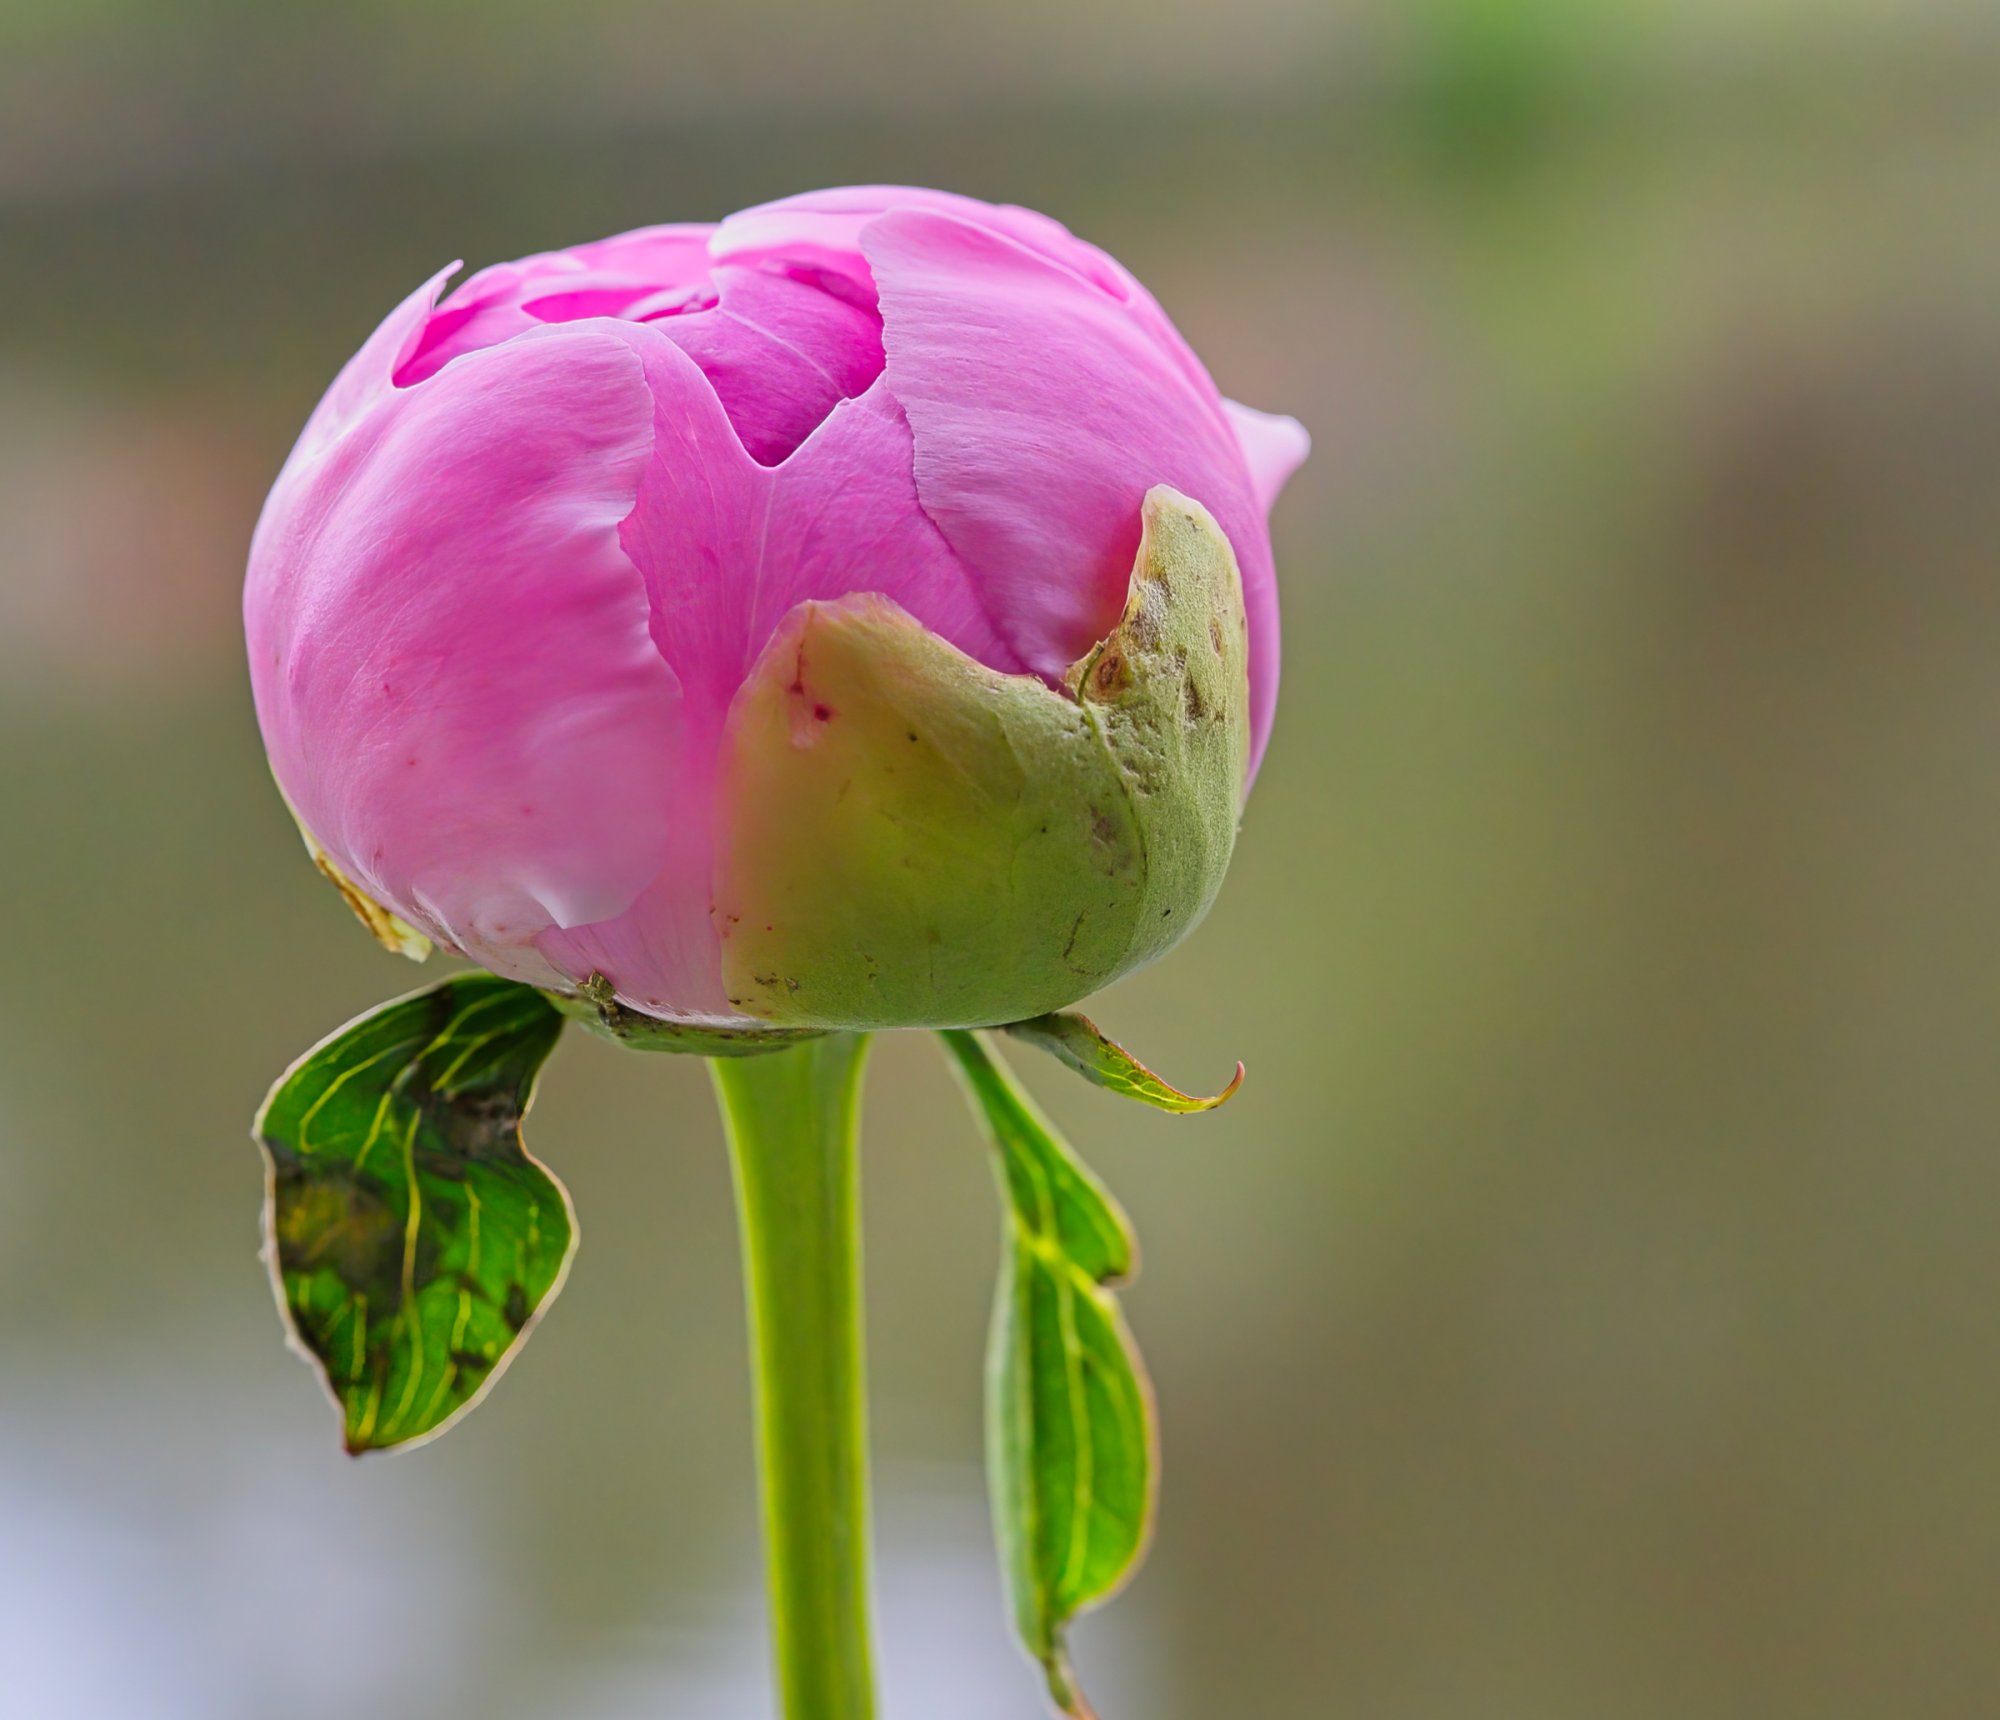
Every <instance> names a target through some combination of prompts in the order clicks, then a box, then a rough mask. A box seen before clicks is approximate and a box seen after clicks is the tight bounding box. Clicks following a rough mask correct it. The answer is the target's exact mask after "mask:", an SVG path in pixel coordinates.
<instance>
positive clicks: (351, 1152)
mask: <svg viewBox="0 0 2000 1720" xmlns="http://www.w3.org/2000/svg"><path fill="white" fill-rule="evenodd" d="M562 1027H563V1018H562V1016H561V1015H559V1014H558V1013H557V1012H556V1010H555V1008H554V1007H553V1006H552V1005H551V1004H550V1003H549V1001H548V1000H547V999H546V998H544V997H543V996H542V995H541V993H540V992H538V991H535V990H534V989H533V988H532V987H529V986H524V985H516V984H514V983H513V982H512V981H511V980H503V979H496V978H495V977H493V976H492V975H491V974H482V973H475V974H461V975H458V976H457V977H455V978H452V979H448V980H446V981H445V982H444V983H443V984H442V985H436V986H432V987H430V988H429V989H428V990H425V991H420V992H417V993H416V994H414V995H413V996H410V997H406V998H402V999H400V1000H399V1001H397V1002H395V1003H389V1004H384V1005H383V1006H382V1007H381V1008H380V1009H376V1010H373V1011H371V1012H370V1013H369V1014H367V1015H364V1016H361V1017H360V1018H359V1019H358V1020H355V1021H351V1022H349V1023H348V1024H347V1026H345V1027H343V1028H342V1029H341V1030H340V1031H339V1032H338V1033H336V1034H334V1035H333V1036H332V1037H331V1038H330V1039H327V1040H324V1041H322V1042H321V1043H320V1044H319V1045H317V1046H315V1047H314V1048H313V1049H312V1050H311V1051H308V1052H307V1053H306V1054H305V1056H304V1057H302V1058H301V1059H300V1060H299V1061H298V1062H297V1063H295V1064H294V1065H293V1066H292V1067H291V1069H290V1070H288V1071H287V1072H286V1073H285V1075H284V1077H283V1078H282V1079H281V1080H280V1081H279V1082H278V1084H277V1086H276V1087H274V1088H273V1089H272V1090H271V1096H270V1097H269V1098H268V1099H266V1100H265V1101H264V1108H263V1109H262V1110H261V1111H260V1112H259V1113H258V1114H257V1121H256V1123H255V1124H254V1125H253V1127H254V1131H255V1133H256V1136H257V1139H258V1141H259V1143H260V1144H261V1145H262V1146H263V1148H264V1153H265V1158H266V1161H267V1165H268V1170H269V1179H268V1199H267V1201H266V1205H265V1220H264V1222H265V1236H266V1248H267V1254H268V1258H269V1260H270V1264H271V1269H272V1273H273V1275H274V1278H275V1280H276V1284H277V1290H278V1301H279V1306H280V1308H281V1310H282V1312H283V1314H284V1317H285V1322H286V1325H287V1326H288V1327H289V1329H290V1332H291V1335H292V1338H293V1341H294V1342H295V1344H296V1345H297V1346H298V1347H299V1348H300V1349H302V1350H303V1351H305V1353H306V1354H307V1355H308V1356H309V1357H310V1358H311V1359H312V1360H313V1361H314V1363H316V1364H317V1366H318V1368H319V1370H320V1373H321V1375H322V1376H323V1377H324V1379H325V1381H326V1384H327V1386H328V1388H329V1389H330V1390H331V1392H332V1393H333V1397H334V1400H335V1402H336V1403H337V1404H338V1405H339V1407H340V1412H341V1417H342V1421H343V1431H344V1437H345V1443H346V1446H347V1449H348V1451H349V1452H353V1453H359V1452H363V1451H375V1450H381V1449H384V1448H387V1447H390V1446H399V1445H408V1444H410V1443H411V1442H412V1441H415V1440H420V1439H424V1438H427V1437H429V1436H430V1435H432V1434H434V1433H437V1432H438V1431H440V1430H441V1429H442V1428H443V1427H444V1426H445V1425H446V1424H447V1423H448V1422H450V1421H451V1420H453V1419H454V1418H455V1417H456V1416H458V1415H460V1414H462V1413H463V1412H464V1411H465V1410H467V1409H469V1408H470V1407H471V1406H472V1404H473V1403H474V1402H475V1401H476V1400H477V1399H478V1398H479V1397H480V1396H481V1394H482V1393H484V1392H485V1390H486V1388H487V1387H488V1386H490V1385H491V1384H492V1383H493V1381H494V1379H495V1378H496V1377H497V1376H498V1375H499V1373H500V1371H501V1369H502V1368H504V1367H505V1366H506V1365H507V1362H508V1361H509V1359H510V1358H511V1357H512V1356H513V1355H514V1353H515V1352H516V1351H517V1350H518V1349H519V1347H520V1344H521V1340H522V1339H523V1338H525V1337H526V1336H527V1333H528V1329H529V1327H530V1326H532V1325H533V1324H534V1322H535V1320H536V1319H537V1318H538V1317H539V1316H540V1314H541V1312H542V1310H543V1309H544V1308H546V1307H547V1305H548V1303H549V1302H550V1300H551V1299H552V1298H553V1297H554V1296H555V1294H556V1291H557V1289H558V1288H559V1287H560V1286H561V1283H562V1279H563V1274H564V1273H565V1272H566V1271H567V1270H568V1267H569V1260H570V1255H571V1253H572V1252H573V1251H574V1249H575V1247H576V1223H575V1218H574V1215H573V1214H572V1212H571V1209H570V1203H569V1196H568V1195H567V1194H566V1193H565V1192H564V1190H563V1187H562V1185H561V1184H560V1183H558V1182H557V1181H556V1180H555V1178H554V1177H552V1176H550V1175H549V1173H548V1172H547V1171H545V1170H544V1169H543V1168H542V1167H541V1166H540V1165H539V1164H537V1163H536V1162H535V1160H534V1159H532V1158H530V1157H529V1156H528V1153H527V1150H526V1148H525V1147H523V1145H522V1144H521V1117H522V1114H523V1113H524V1112H525V1111H526V1110H527V1108H528V1104H529V1101H530V1099H531V1098H532V1097H533V1094H534V1086H535V1076H536V1073H537V1071H538V1070H539V1069H540V1068H541V1066H542V1061H543V1059H544V1058H546V1057H547V1056H548V1054H549V1052H550V1050H551V1049H552V1048H553V1047H554V1045H555V1042H556V1039H557V1037H558V1036H559V1035H560V1034H561V1032H562Z"/></svg>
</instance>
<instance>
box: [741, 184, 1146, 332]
mask: <svg viewBox="0 0 2000 1720" xmlns="http://www.w3.org/2000/svg"><path fill="white" fill-rule="evenodd" d="M891 209H929V210H933V211H936V212H937V213H940V214H945V215H957V216H960V217H962V218H963V219H965V220H967V221H973V222H977V223H978V224H979V225H981V226H983V227H992V228H994V229H995V230H996V231H999V232H1003V233H1006V234H1007V235H1009V237H1011V238H1014V239H1018V240H1019V241H1020V242H1021V243H1022V244H1024V245H1026V246H1027V247H1028V248H1029V249H1030V250H1034V251H1040V252H1041V253H1042V254H1043V255H1044V256H1047V257H1051V258H1054V259H1056V260H1058V261H1070V262H1072V266H1076V265H1077V264H1079V263H1081V262H1082V259H1081V258H1077V259H1072V257H1071V253H1086V254H1087V255H1088V257H1089V258H1092V259H1096V263H1095V264H1091V265H1087V266H1085V267H1084V269H1083V271H1082V272H1089V268H1092V267H1099V266H1101V265H1103V264H1109V265H1110V269H1111V270H1114V271H1115V270H1117V265H1116V264H1115V263H1111V260H1110V259H1109V258H1108V257H1106V256H1105V255H1104V253H1103V252H1101V251H1098V250H1096V249H1095V248H1094V247H1092V246H1089V245H1084V244H1082V243H1081V242H1080V241H1079V240H1077V239H1075V238H1073V237H1072V236H1071V235H1070V232H1069V230H1068V229H1067V228H1066V227H1064V226H1063V225H1062V223H1061V222H1059V221H1053V220H1051V219H1050V218H1049V217H1048V216H1046V215H1043V214H1040V213H1039V212H1038V211H1036V210H1033V209H1022V208H1019V207H1017V206H1016V205H1013V204H1008V203H981V202H980V201H979V200H978V199H977V198H974V197H961V196H959V195H958V194H957V193H956V192H951V191H929V190H925V189H924V188H923V187H921V186H916V185H842V186H835V187H832V188H829V189H827V190H824V191H803V192H800V193H798V194H797V195H796V196H792V197H781V198H779V199H778V201H776V202H775V203H760V204H758V205H757V206H756V207H755V208H751V209H744V210H740V211H738V212H737V213H736V214H734V215H731V216H729V217H728V218H727V219H726V220H725V221H724V222H723V223H722V225H721V226H719V227H717V228H716V230H715V236H714V237H713V238H712V239H711V240H710V241H709V249H710V251H711V252H712V253H713V255H714V256H715V259H716V261H717V262H718V263H757V262H770V263H775V264H778V265H780V266H786V267H807V268H819V269H824V270H826V271H828V272H829V273H833V274H836V275H839V276H841V277H844V278H845V279H847V280H848V281H850V282H852V283H854V285H855V286H856V287H857V288H858V289H859V290H860V291H861V292H862V293H864V294H865V295H866V298H867V301H868V302H869V303H873V302H874V298H875V285H874V277H873V276H872V275H871V274H870V273H869V269H868V262H867V259H866V258H865V257H864V256H863V255H862V251H861V229H862V228H863V227H865V226H867V225H868V223H869V222H870V221H872V220H873V219H874V218H875V217H876V216H877V215H883V214H886V213H888V211H889V210H891Z"/></svg>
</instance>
